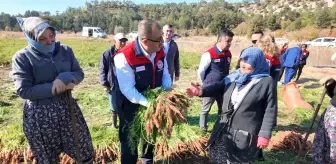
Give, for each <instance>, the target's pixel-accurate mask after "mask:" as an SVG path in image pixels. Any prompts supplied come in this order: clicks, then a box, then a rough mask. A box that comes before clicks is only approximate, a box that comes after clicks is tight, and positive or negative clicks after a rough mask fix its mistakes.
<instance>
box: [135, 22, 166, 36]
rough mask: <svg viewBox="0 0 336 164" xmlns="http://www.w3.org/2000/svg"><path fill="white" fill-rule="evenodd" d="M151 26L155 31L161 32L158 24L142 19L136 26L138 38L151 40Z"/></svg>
mask: <svg viewBox="0 0 336 164" xmlns="http://www.w3.org/2000/svg"><path fill="white" fill-rule="evenodd" d="M153 26H154V27H155V28H156V29H158V30H161V26H160V24H159V23H157V22H155V21H154V20H151V19H144V20H142V21H140V22H139V24H138V36H139V37H140V38H152V34H153Z"/></svg>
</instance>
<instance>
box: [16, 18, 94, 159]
mask: <svg viewBox="0 0 336 164" xmlns="http://www.w3.org/2000/svg"><path fill="white" fill-rule="evenodd" d="M17 20H18V23H19V25H20V27H21V29H22V30H23V32H24V34H25V36H26V39H27V40H28V46H26V47H25V48H23V49H21V50H19V51H17V52H16V53H15V55H14V56H13V59H12V72H11V76H12V79H13V80H14V84H15V89H16V92H17V94H18V95H19V96H20V97H21V98H23V99H24V100H25V101H24V110H23V128H24V133H25V135H26V137H27V139H28V143H29V146H30V148H31V150H32V152H33V154H34V156H35V157H36V160H37V163H48V164H51V163H58V160H59V155H60V153H61V152H65V153H66V154H68V155H69V156H70V157H72V158H73V159H74V160H76V161H78V162H79V161H80V162H81V163H92V161H93V154H94V149H93V146H92V140H91V137H90V133H89V130H88V127H87V125H86V122H85V120H84V117H83V115H82V113H81V111H80V108H79V106H78V104H77V103H76V102H75V101H74V99H73V98H72V96H71V94H68V93H70V90H71V89H73V88H74V86H76V85H78V84H79V83H80V82H81V81H82V80H83V79H84V73H83V70H82V69H81V67H80V66H79V63H78V61H77V59H76V58H75V56H74V53H73V51H72V49H71V48H70V47H68V46H66V45H62V44H60V42H56V41H55V35H56V33H55V29H54V28H53V27H51V26H50V25H49V24H48V23H47V22H46V21H45V20H43V19H41V18H39V17H29V18H17ZM70 102H73V103H71V104H72V107H70V106H69V103H70ZM70 108H72V109H73V113H72V114H73V115H74V116H75V118H76V119H75V120H76V122H71V121H73V120H74V119H71V113H70V110H71V109H70ZM74 124H76V129H77V131H76V132H74V131H73V127H72V125H74ZM74 133H77V134H76V138H75V137H74ZM76 139H78V143H77V145H78V146H79V152H78V151H77V152H78V153H77V154H76V150H75V147H76V145H75V140H76ZM76 141H77V140H76ZM76 156H79V158H80V159H77V157H76Z"/></svg>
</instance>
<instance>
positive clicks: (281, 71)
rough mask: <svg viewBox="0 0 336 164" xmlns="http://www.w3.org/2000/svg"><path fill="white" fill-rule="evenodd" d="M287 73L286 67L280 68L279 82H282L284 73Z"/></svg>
mask: <svg viewBox="0 0 336 164" xmlns="http://www.w3.org/2000/svg"><path fill="white" fill-rule="evenodd" d="M284 72H285V67H281V68H280V73H279V80H278V81H280V80H281V78H282V75H283V73H284Z"/></svg>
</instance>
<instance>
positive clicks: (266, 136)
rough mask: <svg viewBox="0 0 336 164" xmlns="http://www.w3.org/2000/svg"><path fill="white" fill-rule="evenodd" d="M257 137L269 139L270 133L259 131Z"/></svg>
mask: <svg viewBox="0 0 336 164" xmlns="http://www.w3.org/2000/svg"><path fill="white" fill-rule="evenodd" d="M258 136H259V137H265V138H271V136H272V131H271V132H269V131H264V130H260V131H259V134H258Z"/></svg>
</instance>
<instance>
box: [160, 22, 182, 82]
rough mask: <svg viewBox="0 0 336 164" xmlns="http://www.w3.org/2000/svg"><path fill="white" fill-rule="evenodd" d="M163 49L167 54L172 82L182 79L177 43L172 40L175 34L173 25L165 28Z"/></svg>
mask: <svg viewBox="0 0 336 164" xmlns="http://www.w3.org/2000/svg"><path fill="white" fill-rule="evenodd" d="M162 30H163V41H164V42H163V48H164V52H165V54H166V60H167V63H168V70H169V74H170V76H171V79H172V81H174V76H175V81H178V80H179V79H180V53H179V49H178V46H177V44H176V42H175V41H174V40H173V39H172V36H173V34H174V28H173V25H170V24H167V25H165V26H163V29H162Z"/></svg>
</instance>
